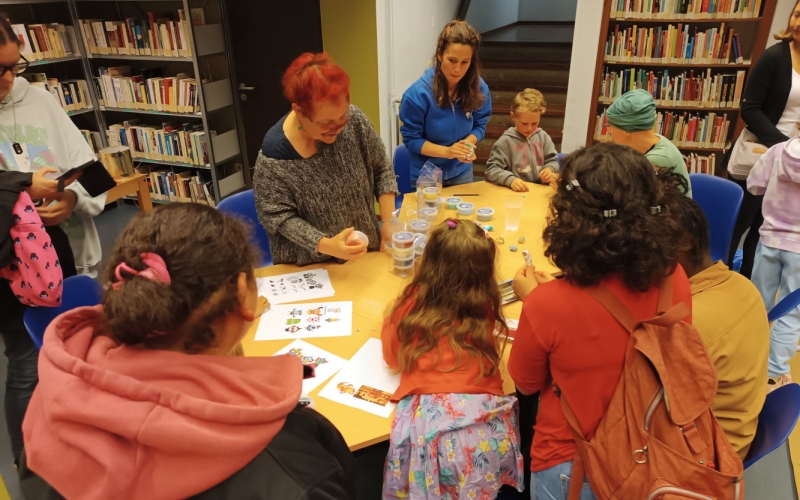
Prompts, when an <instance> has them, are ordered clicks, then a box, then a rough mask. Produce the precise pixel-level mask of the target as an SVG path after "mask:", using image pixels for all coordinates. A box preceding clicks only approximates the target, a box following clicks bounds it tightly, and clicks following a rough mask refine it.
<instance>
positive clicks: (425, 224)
mask: <svg viewBox="0 0 800 500" xmlns="http://www.w3.org/2000/svg"><path fill="white" fill-rule="evenodd" d="M408 230H409V231H411V232H412V233H418V234H424V235H425V236H427V235H428V233H430V231H431V223H430V222H429V221H427V220H424V219H413V220H410V221H408Z"/></svg>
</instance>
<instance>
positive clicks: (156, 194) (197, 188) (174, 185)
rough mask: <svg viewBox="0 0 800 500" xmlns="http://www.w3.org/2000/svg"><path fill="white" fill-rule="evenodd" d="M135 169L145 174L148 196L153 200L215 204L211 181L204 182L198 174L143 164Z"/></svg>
mask: <svg viewBox="0 0 800 500" xmlns="http://www.w3.org/2000/svg"><path fill="white" fill-rule="evenodd" d="M136 170H137V171H138V172H139V173H143V174H145V175H147V187H148V189H149V190H150V198H152V199H154V200H162V201H179V202H185V203H202V204H204V205H209V206H212V207H214V206H216V204H215V203H214V196H213V192H214V188H213V184H212V182H211V181H208V182H204V181H203V179H201V178H200V175H198V174H193V173H192V172H188V171H184V172H173V171H172V170H170V169H166V168H150V167H143V166H139V167H137V168H136Z"/></svg>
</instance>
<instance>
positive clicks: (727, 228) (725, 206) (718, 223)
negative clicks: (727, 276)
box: [689, 174, 744, 264]
mask: <svg viewBox="0 0 800 500" xmlns="http://www.w3.org/2000/svg"><path fill="white" fill-rule="evenodd" d="M689 180H690V181H691V183H692V197H693V198H694V201H696V202H697V204H698V205H700V207H701V208H702V209H703V212H705V214H706V219H708V229H709V231H710V232H711V259H712V260H714V261H715V262H716V261H718V260H721V261H723V262H725V263H726V264H728V249H729V248H730V246H731V238H732V237H733V228H734V226H735V225H736V218H737V217H738V216H739V209H740V208H741V207H742V198H744V191H742V188H741V187H739V186H738V185H737V184H736V183H734V182H731V181H729V180H727V179H723V178H722V177H716V176H713V175H708V174H690V175H689Z"/></svg>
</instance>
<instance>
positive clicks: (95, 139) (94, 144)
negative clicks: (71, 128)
mask: <svg viewBox="0 0 800 500" xmlns="http://www.w3.org/2000/svg"><path fill="white" fill-rule="evenodd" d="M81 135H83V138H84V139H86V142H87V143H88V144H89V147H90V148H92V153H94V154H97V153H98V152H100V150H101V149H103V143H102V142H101V141H100V132H94V131H93V130H83V129H81Z"/></svg>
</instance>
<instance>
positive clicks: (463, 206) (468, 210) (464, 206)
mask: <svg viewBox="0 0 800 500" xmlns="http://www.w3.org/2000/svg"><path fill="white" fill-rule="evenodd" d="M474 211H475V205H473V204H472V203H459V204H458V215H463V216H465V217H466V216H470V215H472V213H473V212H474Z"/></svg>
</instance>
